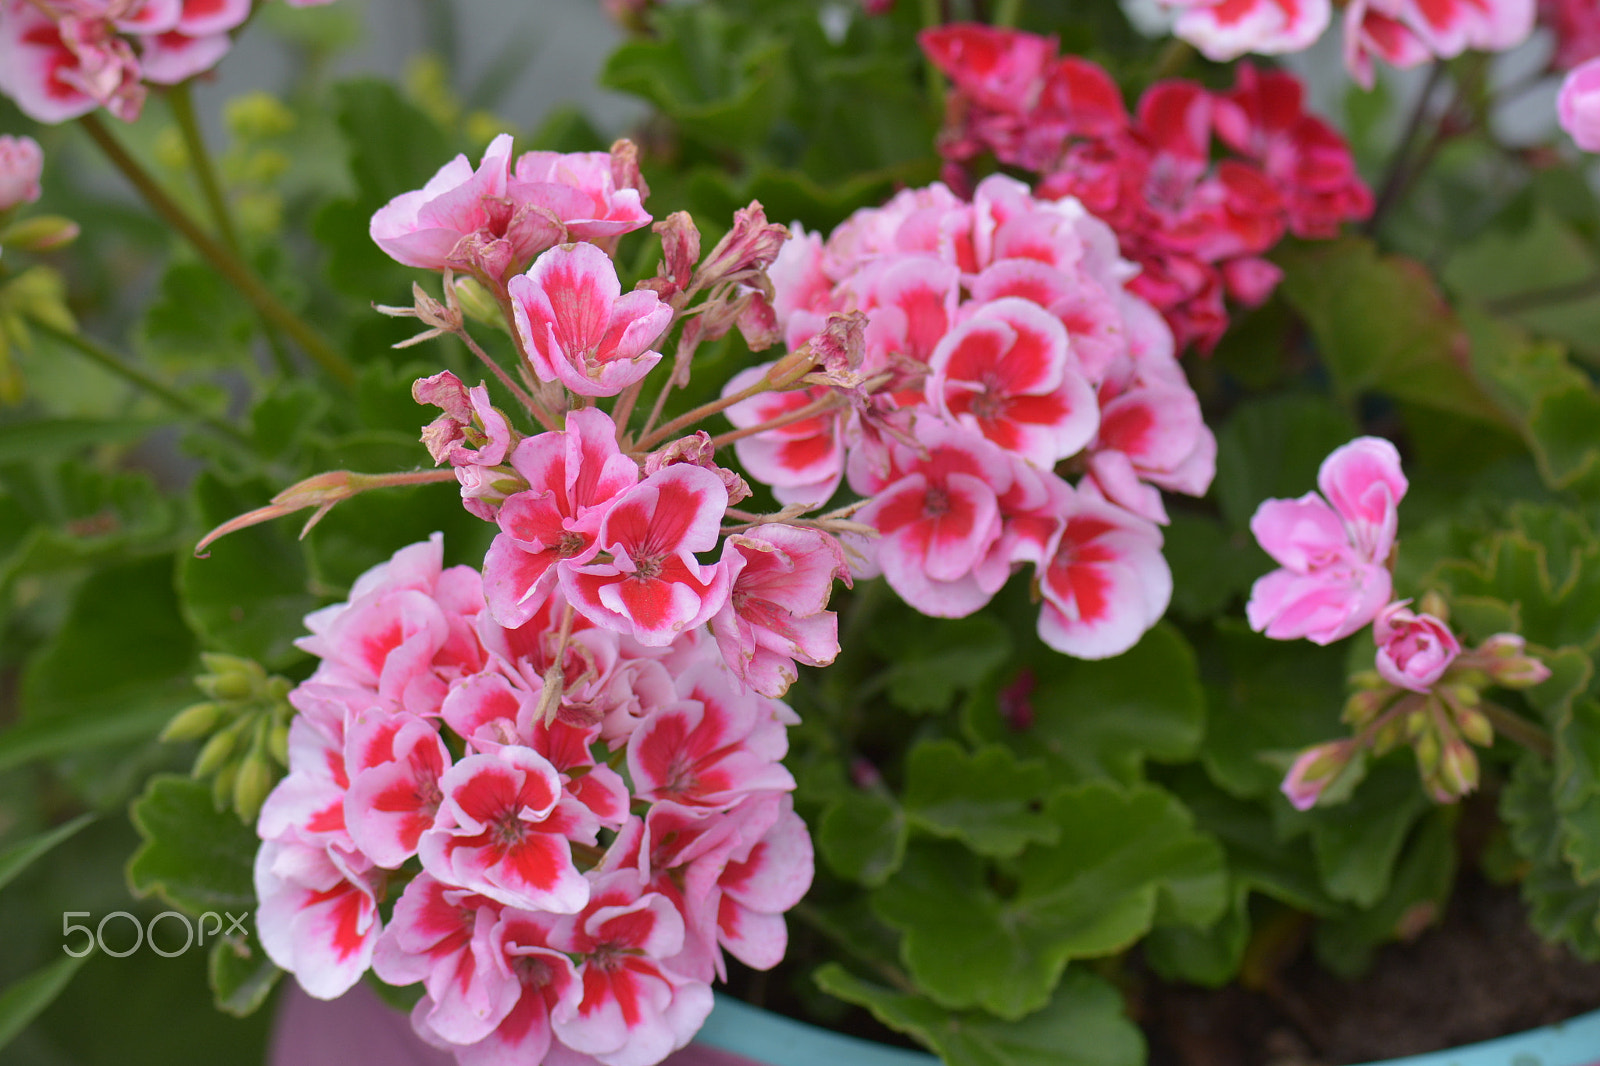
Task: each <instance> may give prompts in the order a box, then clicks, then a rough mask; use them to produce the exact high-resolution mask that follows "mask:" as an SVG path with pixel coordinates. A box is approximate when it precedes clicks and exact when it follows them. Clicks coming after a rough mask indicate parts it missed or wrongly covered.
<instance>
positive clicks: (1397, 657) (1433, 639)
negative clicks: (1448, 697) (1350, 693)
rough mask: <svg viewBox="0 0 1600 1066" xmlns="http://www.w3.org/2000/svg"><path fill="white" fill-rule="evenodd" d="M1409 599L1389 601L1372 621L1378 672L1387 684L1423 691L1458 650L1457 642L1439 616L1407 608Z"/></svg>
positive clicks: (1454, 656)
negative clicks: (1418, 612)
mask: <svg viewBox="0 0 1600 1066" xmlns="http://www.w3.org/2000/svg"><path fill="white" fill-rule="evenodd" d="M1410 602H1411V601H1409V600H1401V601H1400V602H1398V603H1391V604H1389V605H1388V606H1387V607H1385V608H1384V609H1383V610H1381V611H1379V612H1378V617H1377V618H1376V619H1375V620H1374V621H1373V624H1372V639H1373V640H1374V641H1376V642H1377V644H1378V656H1377V667H1378V673H1379V675H1380V676H1382V678H1383V679H1384V680H1385V681H1387V682H1389V683H1390V684H1391V685H1398V686H1399V687H1401V688H1408V689H1410V690H1411V691H1413V692H1427V691H1428V690H1429V689H1431V688H1432V687H1433V684H1434V682H1436V681H1438V680H1439V678H1441V677H1443V676H1444V672H1445V671H1446V670H1448V669H1450V664H1451V663H1453V662H1454V661H1455V658H1456V656H1457V655H1460V654H1461V642H1460V641H1459V640H1457V639H1456V636H1455V634H1454V633H1452V632H1450V627H1449V626H1448V625H1446V624H1445V623H1444V622H1443V621H1441V620H1440V619H1438V618H1435V617H1434V616H1433V615H1431V614H1416V613H1413V612H1412V611H1410V610H1407V608H1406V604H1408V603H1410Z"/></svg>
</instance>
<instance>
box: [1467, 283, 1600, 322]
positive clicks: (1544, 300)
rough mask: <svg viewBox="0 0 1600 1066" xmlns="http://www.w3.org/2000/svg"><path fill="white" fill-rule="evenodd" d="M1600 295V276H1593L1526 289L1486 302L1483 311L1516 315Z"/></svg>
mask: <svg viewBox="0 0 1600 1066" xmlns="http://www.w3.org/2000/svg"><path fill="white" fill-rule="evenodd" d="M1596 293H1600V274H1591V275H1589V276H1588V277H1586V278H1581V279H1579V280H1578V281H1569V282H1567V283H1566V284H1564V285H1551V286H1548V287H1547V288H1542V289H1524V290H1523V291H1522V292H1514V293H1511V294H1510V295H1508V296H1500V297H1496V298H1494V299H1490V300H1485V301H1484V302H1483V309H1484V310H1485V311H1488V312H1489V313H1490V314H1492V315H1516V314H1521V313H1522V312H1524V311H1533V310H1537V309H1538V308H1540V307H1545V306H1548V305H1550V304H1561V303H1566V302H1568V301H1569V300H1582V299H1587V298H1588V297H1591V296H1594V295H1595V294H1596Z"/></svg>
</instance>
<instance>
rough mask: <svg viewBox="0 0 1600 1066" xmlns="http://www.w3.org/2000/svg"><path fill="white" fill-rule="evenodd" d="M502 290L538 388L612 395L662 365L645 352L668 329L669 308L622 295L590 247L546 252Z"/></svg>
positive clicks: (610, 269) (611, 268) (605, 259)
mask: <svg viewBox="0 0 1600 1066" xmlns="http://www.w3.org/2000/svg"><path fill="white" fill-rule="evenodd" d="M507 291H508V292H509V293H510V296H511V300H512V310H513V312H514V314H515V317H516V326H517V333H518V334H519V335H520V336H521V338H522V343H523V346H524V347H525V348H526V349H527V352H528V358H529V360H530V361H531V362H532V364H533V370H534V373H536V374H537V375H538V376H539V379H540V380H541V381H559V382H561V383H562V384H563V385H565V386H566V387H567V388H569V389H571V390H572V391H573V392H575V393H577V394H579V395H580V396H615V395H616V394H617V393H619V392H621V391H622V390H623V389H625V388H627V387H628V386H629V385H632V384H633V383H634V382H636V381H638V380H639V379H640V378H642V377H644V376H645V375H646V374H648V373H649V372H650V370H651V368H652V367H654V366H655V365H656V364H657V363H659V362H660V361H661V353H660V352H657V351H653V350H651V348H650V346H651V345H652V344H654V343H655V342H656V340H657V339H658V338H659V337H660V336H661V334H662V332H663V331H664V330H665V329H666V328H667V326H668V325H669V324H670V323H671V321H672V308H670V307H669V306H667V305H666V304H664V303H662V302H661V298H660V297H659V296H657V295H656V294H655V293H654V292H652V291H650V290H648V289H635V290H634V291H633V292H630V293H627V294H623V292H622V283H621V282H620V281H618V280H617V270H616V266H615V265H614V264H613V263H612V262H611V257H610V256H608V255H606V254H605V252H602V251H601V250H600V249H599V248H597V247H595V246H594V245H592V244H564V245H560V246H559V247H556V248H552V249H550V250H549V251H547V252H545V253H544V254H543V255H541V256H539V258H538V259H537V260H535V261H534V264H533V266H532V267H530V268H529V270H528V272H527V273H526V274H519V275H517V276H516V277H514V278H512V279H511V282H510V284H509V285H508V286H507Z"/></svg>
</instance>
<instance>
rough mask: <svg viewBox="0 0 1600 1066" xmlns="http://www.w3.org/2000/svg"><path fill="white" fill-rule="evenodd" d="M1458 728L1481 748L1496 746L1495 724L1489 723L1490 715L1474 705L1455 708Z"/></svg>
mask: <svg viewBox="0 0 1600 1066" xmlns="http://www.w3.org/2000/svg"><path fill="white" fill-rule="evenodd" d="M1455 719H1456V728H1457V729H1459V730H1461V735H1462V736H1464V737H1466V738H1467V740H1468V741H1470V742H1471V743H1473V744H1476V745H1477V746H1478V747H1480V748H1489V747H1493V746H1494V726H1492V725H1490V724H1489V717H1488V715H1486V714H1484V713H1483V712H1482V711H1480V710H1477V709H1476V708H1472V707H1457V708H1455Z"/></svg>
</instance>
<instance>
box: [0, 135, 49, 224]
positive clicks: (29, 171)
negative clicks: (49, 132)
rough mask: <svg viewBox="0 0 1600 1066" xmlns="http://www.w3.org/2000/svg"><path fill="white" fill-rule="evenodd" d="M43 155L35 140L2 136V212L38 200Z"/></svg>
mask: <svg viewBox="0 0 1600 1066" xmlns="http://www.w3.org/2000/svg"><path fill="white" fill-rule="evenodd" d="M43 170H44V152H43V150H41V149H40V147H39V142H38V141H36V140H34V139H33V138H32V137H13V136H11V135H10V134H6V135H4V136H0V211H9V210H11V209H12V208H13V207H16V206H17V205H18V204H31V203H33V201H35V200H37V199H38V198H39V175H40V173H41V172H42V171H43Z"/></svg>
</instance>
